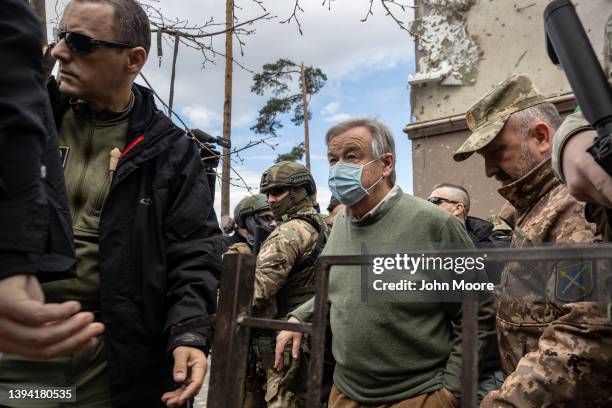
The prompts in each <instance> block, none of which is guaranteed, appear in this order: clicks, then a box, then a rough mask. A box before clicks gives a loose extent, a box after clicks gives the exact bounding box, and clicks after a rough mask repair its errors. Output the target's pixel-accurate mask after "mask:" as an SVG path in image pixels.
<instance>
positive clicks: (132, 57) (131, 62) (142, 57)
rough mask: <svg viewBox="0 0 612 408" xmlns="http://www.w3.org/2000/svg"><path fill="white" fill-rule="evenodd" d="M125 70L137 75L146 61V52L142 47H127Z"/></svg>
mask: <svg viewBox="0 0 612 408" xmlns="http://www.w3.org/2000/svg"><path fill="white" fill-rule="evenodd" d="M127 52H128V59H127V66H126V68H127V72H128V73H130V74H132V75H138V73H139V72H140V70H141V69H142V67H143V66H144V64H145V62H147V52H146V51H145V49H144V48H142V47H134V48H130V49H128V51H127Z"/></svg>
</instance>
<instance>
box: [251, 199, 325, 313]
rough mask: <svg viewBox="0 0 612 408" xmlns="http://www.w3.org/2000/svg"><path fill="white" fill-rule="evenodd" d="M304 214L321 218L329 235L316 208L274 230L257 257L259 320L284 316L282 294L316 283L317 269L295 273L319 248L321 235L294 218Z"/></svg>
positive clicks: (303, 212)
mask: <svg viewBox="0 0 612 408" xmlns="http://www.w3.org/2000/svg"><path fill="white" fill-rule="evenodd" d="M304 215H305V216H308V217H312V218H313V219H315V218H316V219H319V221H320V225H321V226H322V230H323V231H324V233H325V234H326V235H327V234H328V230H327V227H326V225H325V222H324V220H323V219H322V217H321V216H320V215H319V214H318V213H317V212H316V211H315V209H314V208H312V207H307V208H306V209H304V210H301V211H298V213H297V214H295V215H293V216H289V217H287V218H285V222H283V223H282V224H281V225H280V226H278V227H277V228H276V229H275V230H274V231H272V233H271V234H270V236H269V237H268V238H267V239H266V240H265V241H264V243H263V244H262V246H261V249H260V251H259V255H258V256H257V263H256V269H255V294H254V297H253V306H254V312H255V315H256V316H258V317H267V318H277V317H284V314H285V313H283V310H279V300H281V299H277V295H278V294H279V291H280V290H281V289H282V290H283V291H287V290H300V289H302V288H308V287H311V286H312V285H313V283H314V272H315V268H314V266H310V267H308V268H305V269H303V270H301V271H295V270H294V267H295V266H296V265H298V264H300V263H301V262H303V261H304V260H306V259H307V258H308V257H309V256H310V254H311V253H312V252H313V250H315V249H316V246H317V240H318V238H319V233H318V231H317V229H316V228H315V227H314V226H313V225H311V224H310V223H309V222H308V221H305V220H303V219H295V218H294V217H295V216H304ZM321 249H322V248H321ZM310 296H312V295H310ZM305 300H307V299H305ZM305 300H304V301H305ZM301 303H303V302H301ZM280 309H283V308H282V307H281V308H280ZM279 314H280V315H279Z"/></svg>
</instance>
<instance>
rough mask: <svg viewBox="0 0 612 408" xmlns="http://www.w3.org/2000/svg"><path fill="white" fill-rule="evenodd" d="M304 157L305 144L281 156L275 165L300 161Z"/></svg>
mask: <svg viewBox="0 0 612 408" xmlns="http://www.w3.org/2000/svg"><path fill="white" fill-rule="evenodd" d="M302 157H304V142H302V143H300V144H298V145H297V146H294V147H293V149H291V151H290V152H289V153H283V154H279V155H278V157H277V158H276V160H275V161H274V163H280V162H282V161H298V160H302Z"/></svg>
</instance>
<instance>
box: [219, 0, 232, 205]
mask: <svg viewBox="0 0 612 408" xmlns="http://www.w3.org/2000/svg"><path fill="white" fill-rule="evenodd" d="M226 1H227V2H226V4H225V25H226V29H227V32H226V33H225V100H224V102H223V137H224V138H225V139H227V140H231V139H232V73H233V63H234V58H233V35H234V30H233V29H232V28H233V26H234V0H226ZM230 171H231V160H230V149H228V148H224V149H223V171H222V173H221V216H224V215H229V211H230V194H229V190H230Z"/></svg>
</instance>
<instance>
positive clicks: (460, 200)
mask: <svg viewBox="0 0 612 408" xmlns="http://www.w3.org/2000/svg"><path fill="white" fill-rule="evenodd" d="M427 201H429V202H430V203H432V204H435V205H437V206H438V207H440V208H441V209H443V210H444V211H446V212H448V213H450V214H452V215H454V216H455V217H457V219H459V221H461V222H462V223H463V225H465V229H466V231H467V233H468V235H469V237H470V239H471V240H472V242H473V243H474V245H475V246H476V247H492V246H493V247H507V246H508V245H510V237H509V236H508V235H507V234H505V233H502V232H501V231H495V230H494V229H493V224H492V223H490V222H489V221H486V220H483V219H481V218H478V217H473V216H471V215H468V213H469V211H470V195H469V194H468V192H467V190H466V189H465V188H463V187H461V186H459V185H456V184H452V183H440V184H436V185H435V186H434V189H433V191H432V192H431V194H430V195H429V198H428V199H427ZM492 278H493V276H489V280H493V279H492ZM498 280H499V279H495V280H493V281H494V282H497V281H498Z"/></svg>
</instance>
